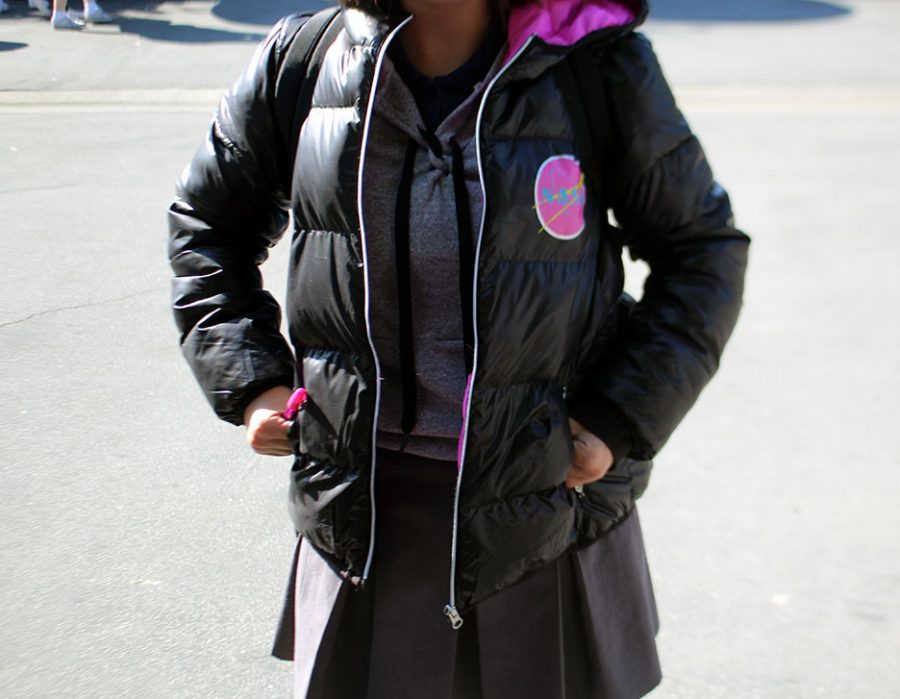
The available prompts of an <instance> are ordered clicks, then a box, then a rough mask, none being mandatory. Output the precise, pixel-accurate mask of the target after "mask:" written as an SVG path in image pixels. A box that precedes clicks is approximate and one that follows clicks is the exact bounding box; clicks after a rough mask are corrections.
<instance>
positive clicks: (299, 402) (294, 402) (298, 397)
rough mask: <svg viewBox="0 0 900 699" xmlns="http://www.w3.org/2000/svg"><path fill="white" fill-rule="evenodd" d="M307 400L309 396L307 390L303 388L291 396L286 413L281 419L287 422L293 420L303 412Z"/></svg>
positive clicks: (283, 412) (282, 414)
mask: <svg viewBox="0 0 900 699" xmlns="http://www.w3.org/2000/svg"><path fill="white" fill-rule="evenodd" d="M307 398H309V394H308V393H307V392H306V389H305V388H303V387H302V386H301V387H300V388H298V389H297V390H296V391H294V392H293V393H292V394H291V397H290V398H288V400H287V405H286V406H285V408H284V411H282V413H281V417H283V418H284V419H285V420H293V419H294V417H295V416H296V415H297V413H299V412H300V411H301V410H303V406H304V405H305V404H306V400H307Z"/></svg>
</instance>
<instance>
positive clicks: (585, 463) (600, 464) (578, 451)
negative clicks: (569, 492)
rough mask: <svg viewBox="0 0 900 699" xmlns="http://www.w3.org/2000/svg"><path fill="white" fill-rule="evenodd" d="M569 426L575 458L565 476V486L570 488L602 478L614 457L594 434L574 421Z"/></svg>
mask: <svg viewBox="0 0 900 699" xmlns="http://www.w3.org/2000/svg"><path fill="white" fill-rule="evenodd" d="M570 426H571V427H572V444H573V446H574V448H575V458H574V459H573V461H574V463H573V464H572V468H571V469H570V470H569V473H568V475H567V476H566V485H567V486H568V487H570V488H572V487H574V486H576V485H584V484H586V483H593V482H594V481H598V480H600V479H601V478H603V476H605V475H606V472H607V471H609V469H610V467H611V466H612V464H613V460H614V457H613V454H612V452H611V451H610V450H609V447H607V446H606V443H605V442H604V441H603V440H602V439H600V438H599V437H597V436H596V435H595V434H593V433H591V432H588V431H587V430H586V429H584V428H583V427H581V425H579V424H578V423H577V422H575V421H574V420H570Z"/></svg>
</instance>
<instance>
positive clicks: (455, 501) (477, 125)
mask: <svg viewBox="0 0 900 699" xmlns="http://www.w3.org/2000/svg"><path fill="white" fill-rule="evenodd" d="M533 39H534V34H532V35H531V36H529V37H528V39H527V40H526V41H525V43H524V44H522V47H521V48H520V49H519V50H518V51H516V53H515V54H514V55H513V57H512V58H510V59H509V61H507V63H506V65H505V66H503V68H501V69H500V72H499V73H497V75H495V76H494V79H493V80H491V82H490V83H489V84H488V86H487V88H486V89H485V91H484V95H483V96H482V98H481V104H480V105H479V106H478V117H477V118H476V120H475V155H476V159H477V160H478V180H479V184H480V185H481V201H482V205H481V223H480V224H479V226H478V241H477V243H476V245H475V269H474V273H473V274H474V281H473V283H472V327H473V330H474V333H473V335H474V337H475V347H474V348H473V351H472V355H473V360H472V376H471V377H470V378H469V385H468V387H467V389H466V415H465V419H464V421H463V433H462V447H461V448H460V450H459V473H457V474H456V493H455V495H454V498H453V540H452V543H451V545H450V546H451V548H450V604H449V605H448V606H449V607H450V608H451V609H454V610H455V609H456V585H455V582H456V554H457V540H458V534H459V494H460V490H461V488H460V486H461V485H462V476H463V468H464V467H465V462H466V446H467V444H468V441H469V418H470V416H471V413H472V389H473V388H474V387H475V373H476V372H477V371H478V299H477V294H476V290H477V288H478V263H479V261H480V259H481V239H482V237H483V235H484V222H485V220H486V218H487V191H486V190H485V187H484V168H483V166H482V162H481V119H482V116H483V115H484V106H485V104H487V98H488V95H490V93H491V90H492V89H493V87H494V85H495V84H496V83H497V81H498V80H499V79H500V78H501V77H502V76H503V74H504V73H506V71H507V70H508V69H509V67H510V66H511V65H512V64H513V63H515V62H516V59H518V58H519V56H521V55H522V54H523V53H524V52H525V50H526V49H527V48H528V46H529V45H530V44H531V42H532V40H533Z"/></svg>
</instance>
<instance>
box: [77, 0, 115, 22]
mask: <svg viewBox="0 0 900 699" xmlns="http://www.w3.org/2000/svg"><path fill="white" fill-rule="evenodd" d="M82 17H84V21H85V22H90V23H92V24H109V23H110V22H112V19H113V18H112V15H110V14H109V13H107V12H106V11H105V10H104V9H103V8H102V7H100V5H99V4H98V3H96V2H92V3H85V4H84V13H83V14H82Z"/></svg>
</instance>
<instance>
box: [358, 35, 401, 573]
mask: <svg viewBox="0 0 900 699" xmlns="http://www.w3.org/2000/svg"><path fill="white" fill-rule="evenodd" d="M410 19H411V18H407V19H405V20H404V21H403V22H401V23H400V24H399V25H398V26H397V27H395V28H394V30H393V31H392V32H391V33H390V34H388V36H387V38H386V39H385V40H384V42H383V43H382V45H381V46H380V47H379V49H378V59H377V60H376V61H375V76H374V77H373V78H372V87H371V88H370V89H369V103H368V105H366V116H365V122H364V124H363V137H362V143H361V144H360V154H359V172H358V173H357V181H356V209H357V211H358V213H359V234H360V242H361V245H362V256H363V283H364V289H365V299H366V313H365V316H366V335H367V337H368V340H369V348H370V349H371V350H372V358H373V359H374V360H375V415H374V417H373V418H372V465H371V470H370V473H369V502H370V505H371V508H372V519H371V523H370V525H369V553H368V555H367V556H366V566H365V568H364V569H363V574H362V579H363V581H365V580H367V579H368V577H369V571H370V570H371V568H372V559H373V557H374V555H375V514H376V513H375V460H376V459H375V454H376V447H377V443H378V418H379V414H380V412H381V362H380V361H379V359H378V352H376V350H375V340H374V338H373V337H372V317H371V296H372V294H371V289H370V287H369V254H368V250H367V248H366V229H365V223H364V222H363V170H364V169H365V163H366V147H367V146H368V144H369V127H370V125H371V123H372V110H373V108H374V106H375V90H376V88H377V87H378V78H379V76H380V74H381V65H382V63H383V62H384V55H385V52H386V50H387V47H388V44H390V43H391V40H393V38H394V36H396V34H397V32H399V31H400V29H401V28H402V27H403V25H405V24H406V23H407V22H408V21H409V20H410Z"/></svg>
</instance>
